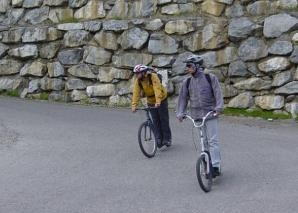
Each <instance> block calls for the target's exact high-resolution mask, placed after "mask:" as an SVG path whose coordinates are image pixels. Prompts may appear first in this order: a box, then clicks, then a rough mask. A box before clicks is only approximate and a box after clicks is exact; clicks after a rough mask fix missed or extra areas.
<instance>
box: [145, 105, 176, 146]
mask: <svg viewBox="0 0 298 213" xmlns="http://www.w3.org/2000/svg"><path fill="white" fill-rule="evenodd" d="M150 114H151V116H152V119H153V124H154V128H155V130H156V137H157V139H160V141H161V142H163V141H172V133H171V128H170V122H169V109H168V100H167V99H165V100H163V101H162V102H161V103H160V107H159V108H157V109H151V110H150Z"/></svg>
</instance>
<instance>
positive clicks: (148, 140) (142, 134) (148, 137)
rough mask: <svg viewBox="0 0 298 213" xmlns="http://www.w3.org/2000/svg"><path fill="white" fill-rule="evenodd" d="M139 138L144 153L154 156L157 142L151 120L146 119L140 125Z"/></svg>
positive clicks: (149, 156) (147, 155)
mask: <svg viewBox="0 0 298 213" xmlns="http://www.w3.org/2000/svg"><path fill="white" fill-rule="evenodd" d="M138 140H139V145H140V148H141V151H142V152H143V154H144V155H145V156H146V157H148V158H152V157H154V155H155V153H156V150H157V144H156V138H155V134H154V129H153V126H152V125H150V123H149V122H147V121H146V122H144V123H142V124H141V126H140V127H139V131H138Z"/></svg>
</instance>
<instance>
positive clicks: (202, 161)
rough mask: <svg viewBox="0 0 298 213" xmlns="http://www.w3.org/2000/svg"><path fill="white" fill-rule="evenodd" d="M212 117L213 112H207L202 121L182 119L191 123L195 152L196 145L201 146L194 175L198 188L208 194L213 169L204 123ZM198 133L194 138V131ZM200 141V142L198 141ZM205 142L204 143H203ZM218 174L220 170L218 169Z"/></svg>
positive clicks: (186, 115)
mask: <svg viewBox="0 0 298 213" xmlns="http://www.w3.org/2000/svg"><path fill="white" fill-rule="evenodd" d="M213 115H214V112H213V111H210V112H208V113H207V114H206V115H205V116H204V117H203V118H202V119H199V120H194V119H193V118H192V117H191V116H190V115H188V114H185V115H184V119H186V118H187V119H189V120H190V121H192V123H193V142H194V145H195V148H196V150H197V146H196V143H198V142H200V144H201V153H200V156H199V158H198V160H197V163H196V173H197V178H198V182H199V184H200V187H201V188H202V190H203V191H204V192H209V191H210V190H211V188H212V184H213V180H212V178H213V167H212V163H211V162H212V161H211V155H210V152H209V141H208V137H204V136H205V133H206V131H205V127H206V126H205V122H206V120H207V118H211V117H212V116H213ZM195 130H198V131H199V135H200V136H199V137H195V134H194V131H195ZM199 139H200V141H198V140H199ZM205 140H206V141H205ZM219 172H221V171H220V168H219Z"/></svg>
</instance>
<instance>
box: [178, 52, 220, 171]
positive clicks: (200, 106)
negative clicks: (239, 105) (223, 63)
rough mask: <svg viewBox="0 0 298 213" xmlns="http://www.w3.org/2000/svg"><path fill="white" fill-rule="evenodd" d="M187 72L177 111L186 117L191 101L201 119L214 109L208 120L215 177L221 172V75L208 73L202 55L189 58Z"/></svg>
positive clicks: (207, 129) (193, 113) (180, 118)
mask: <svg viewBox="0 0 298 213" xmlns="http://www.w3.org/2000/svg"><path fill="white" fill-rule="evenodd" d="M184 63H186V70H185V71H186V72H187V73H188V74H190V75H191V77H190V78H187V79H185V80H184V81H183V83H182V86H181V89H180V92H179V97H178V103H177V107H176V115H177V118H178V120H179V121H180V122H181V121H182V120H183V118H184V115H185V111H186V108H187V104H188V101H189V103H190V113H191V117H192V118H194V119H195V120H196V119H200V118H202V117H204V116H205V115H206V114H207V113H208V112H209V111H214V114H213V117H212V118H211V119H208V120H207V121H206V125H205V126H206V131H205V132H206V136H207V138H208V140H209V145H210V147H209V148H210V150H209V151H210V155H211V160H212V166H213V177H216V176H218V175H220V161H221V159H220V148H219V140H218V115H219V114H220V113H221V112H222V110H223V105H224V101H223V95H222V92H221V89H220V85H219V82H218V79H217V77H216V76H215V75H213V74H205V73H204V67H203V58H201V57H200V56H197V55H192V56H190V57H188V58H187V60H186V61H184Z"/></svg>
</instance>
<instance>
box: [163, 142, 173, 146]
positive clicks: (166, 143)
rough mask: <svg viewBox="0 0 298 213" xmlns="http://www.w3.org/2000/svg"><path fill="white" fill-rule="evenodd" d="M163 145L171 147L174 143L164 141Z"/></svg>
mask: <svg viewBox="0 0 298 213" xmlns="http://www.w3.org/2000/svg"><path fill="white" fill-rule="evenodd" d="M163 144H164V145H166V146H167V147H170V146H171V145H172V141H170V140H168V141H166V140H165V141H163Z"/></svg>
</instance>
